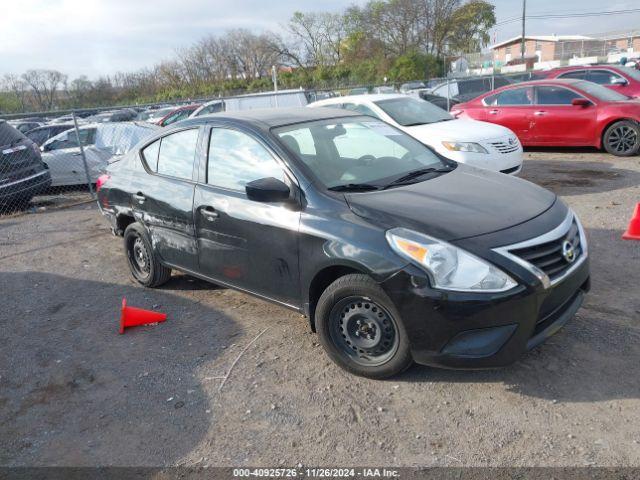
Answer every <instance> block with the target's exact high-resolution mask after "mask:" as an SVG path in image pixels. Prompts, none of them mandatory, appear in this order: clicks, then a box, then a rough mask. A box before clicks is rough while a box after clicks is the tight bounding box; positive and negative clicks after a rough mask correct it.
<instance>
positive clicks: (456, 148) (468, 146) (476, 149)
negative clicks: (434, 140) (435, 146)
mask: <svg viewBox="0 0 640 480" xmlns="http://www.w3.org/2000/svg"><path fill="white" fill-rule="evenodd" d="M442 145H444V146H445V148H446V149H447V150H451V151H452V152H473V153H489V152H487V149H486V148H484V147H483V146H482V145H480V144H479V143H472V142H442Z"/></svg>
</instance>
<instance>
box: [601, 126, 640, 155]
mask: <svg viewBox="0 0 640 480" xmlns="http://www.w3.org/2000/svg"><path fill="white" fill-rule="evenodd" d="M602 144H603V146H604V149H605V150H606V151H607V152H608V153H610V154H611V155H615V156H617V157H630V156H632V155H635V154H637V153H638V150H640V125H638V124H637V123H636V122H632V121H631V120H621V121H619V122H616V123H614V124H613V125H611V126H610V127H609V128H607V130H606V131H605V132H604V135H603V137H602Z"/></svg>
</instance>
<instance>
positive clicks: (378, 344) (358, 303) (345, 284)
mask: <svg viewBox="0 0 640 480" xmlns="http://www.w3.org/2000/svg"><path fill="white" fill-rule="evenodd" d="M315 324H316V330H317V331H318V335H319V336H320V341H321V343H322V346H323V347H324V349H325V351H326V352H327V354H328V355H329V356H330V357H331V359H332V360H333V361H334V362H336V363H337V364H338V365H339V366H341V367H342V368H344V369H345V370H347V371H349V372H351V373H354V374H356V375H361V376H364V377H369V378H378V379H380V378H387V377H390V376H393V375H397V374H399V373H401V372H402V371H404V370H406V369H407V368H408V367H409V366H410V365H412V364H413V359H412V357H411V353H410V350H409V341H408V338H407V333H406V331H405V329H404V325H403V323H402V320H401V318H400V314H399V313H398V311H397V309H396V307H395V305H394V304H393V302H392V301H391V299H390V298H389V297H388V296H387V294H386V293H385V292H384V290H382V288H380V286H379V285H378V284H377V283H376V282H375V281H374V280H373V279H372V278H371V277H369V276H367V275H361V274H352V275H345V276H344V277H340V278H339V279H337V280H336V281H335V282H333V283H332V284H331V285H329V287H327V289H326V290H325V291H324V292H323V294H322V295H321V296H320V299H319V300H318V304H317V307H316V310H315Z"/></svg>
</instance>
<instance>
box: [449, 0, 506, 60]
mask: <svg viewBox="0 0 640 480" xmlns="http://www.w3.org/2000/svg"><path fill="white" fill-rule="evenodd" d="M495 24H496V15H495V6H493V5H491V4H490V3H488V2H485V1H484V0H472V1H470V2H468V3H465V4H464V5H462V6H461V7H460V8H458V9H457V10H456V11H455V12H454V14H453V18H452V21H451V33H450V34H449V36H448V39H449V48H450V50H452V51H455V52H460V53H466V52H479V51H480V50H482V48H483V47H484V46H486V45H487V44H488V43H489V41H490V39H491V37H490V35H489V30H490V29H491V28H493V26H494V25H495Z"/></svg>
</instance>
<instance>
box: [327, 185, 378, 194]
mask: <svg viewBox="0 0 640 480" xmlns="http://www.w3.org/2000/svg"><path fill="white" fill-rule="evenodd" d="M380 188H381V187H380V186H379V185H371V184H369V183H347V184H346V185H336V186H335V187H329V188H328V190H331V191H332V192H349V191H361V192H367V191H371V190H380Z"/></svg>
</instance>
